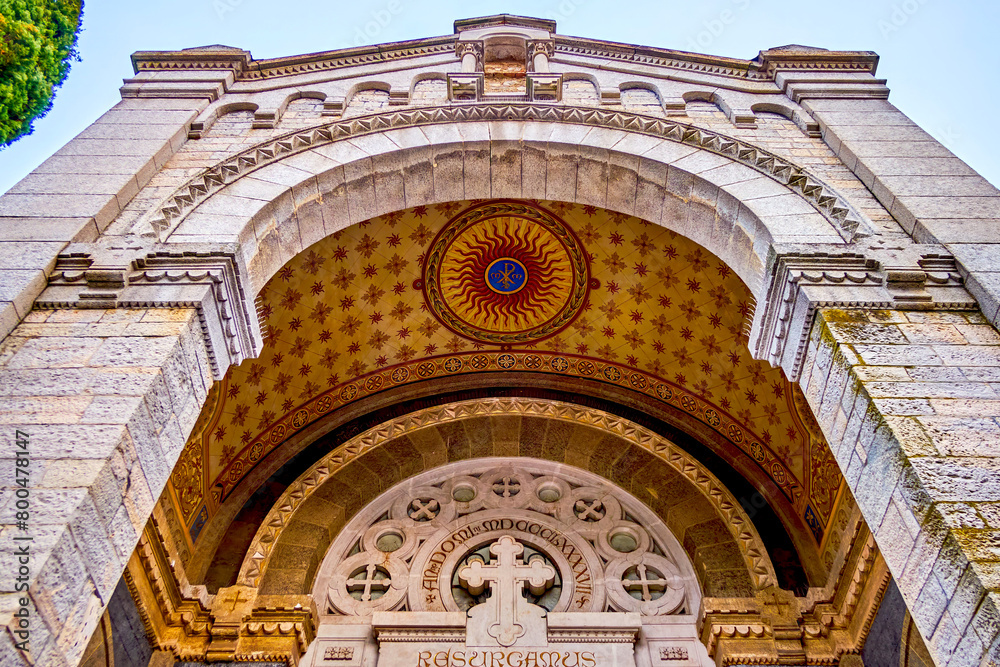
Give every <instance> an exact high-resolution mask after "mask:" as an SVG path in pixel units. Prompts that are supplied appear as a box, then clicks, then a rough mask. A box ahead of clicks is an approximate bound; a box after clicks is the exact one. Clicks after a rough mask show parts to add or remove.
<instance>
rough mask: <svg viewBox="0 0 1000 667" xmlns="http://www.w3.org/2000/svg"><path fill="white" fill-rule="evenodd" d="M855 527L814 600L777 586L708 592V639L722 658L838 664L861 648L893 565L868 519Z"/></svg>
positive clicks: (704, 628) (703, 623)
mask: <svg viewBox="0 0 1000 667" xmlns="http://www.w3.org/2000/svg"><path fill="white" fill-rule="evenodd" d="M856 528H857V531H856V533H855V539H854V541H853V542H852V544H851V546H850V548H849V552H850V553H849V557H848V559H847V560H846V561H845V563H844V567H843V568H842V569H841V570H840V573H839V576H837V577H836V578H835V579H833V580H832V581H831V583H830V584H828V585H827V586H826V587H825V588H812V589H810V591H809V595H808V597H807V598H796V597H794V595H793V594H792V593H790V592H789V591H784V590H781V589H778V588H774V589H769V590H762V591H758V592H757V596H756V599H750V598H737V599H732V598H724V599H723V598H703V599H702V609H701V614H700V627H701V639H702V642H703V643H704V644H705V646H706V647H707V649H708V653H709V655H710V656H712V657H713V658H714V659H715V661H716V663H717V664H723V665H725V664H745V665H753V664H799V665H800V664H810V665H836V664H838V663H839V661H840V658H841V657H842V656H843V655H845V654H849V653H857V652H858V651H860V650H861V648H862V647H863V646H864V644H865V640H866V639H867V637H868V631H869V629H870V628H871V623H872V620H873V619H874V617H875V614H876V612H877V611H878V608H879V605H880V604H881V601H882V595H883V593H884V591H885V587H886V585H887V584H888V581H889V571H888V569H887V568H886V565H885V561H884V560H882V559H881V557H880V556H879V553H878V549H877V547H876V546H875V540H874V538H873V537H872V534H871V532H870V531H868V529H867V528H866V527H865V526H864V523H863V522H862V521H858V523H857V527H856ZM817 598H818V599H819V601H817Z"/></svg>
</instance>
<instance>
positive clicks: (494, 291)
mask: <svg viewBox="0 0 1000 667" xmlns="http://www.w3.org/2000/svg"><path fill="white" fill-rule="evenodd" d="M586 257H587V256H586V253H585V252H584V251H583V248H582V247H581V245H580V242H579V241H578V240H577V238H576V236H575V235H574V234H573V232H572V231H571V230H570V229H569V227H568V226H567V225H566V224H565V223H564V222H562V221H561V220H559V219H558V218H557V217H556V216H554V215H553V214H551V213H549V212H548V211H546V210H544V209H542V208H540V207H537V206H532V205H530V204H524V203H520V202H491V203H489V204H482V205H479V206H475V207H473V208H471V209H468V210H466V211H464V212H463V213H461V214H459V215H458V216H456V217H455V218H454V219H453V220H451V221H450V222H449V223H448V224H447V225H445V227H444V229H442V230H441V233H440V234H438V236H437V238H436V239H435V241H434V243H433V244H432V245H431V249H430V251H429V252H428V253H427V260H426V263H425V265H424V279H423V282H424V293H425V296H426V298H427V303H428V306H429V308H430V310H431V312H433V313H434V314H435V315H436V316H437V317H438V318H439V319H440V320H441V321H442V322H443V323H444V324H446V325H447V326H448V327H449V328H450V329H452V330H453V331H455V332H456V333H459V334H461V335H462V336H465V337H467V338H471V339H473V340H478V341H482V342H487V343H495V344H514V343H528V342H533V341H537V340H541V339H543V338H547V337H549V336H552V335H554V334H556V333H558V332H559V331H560V330H562V329H563V328H564V327H565V326H566V325H568V324H569V323H570V322H571V321H572V320H573V318H574V317H576V315H577V314H578V313H579V311H580V309H581V308H582V307H583V304H584V302H585V301H586V296H587V289H588V285H589V280H590V269H589V266H588V264H587V258H586Z"/></svg>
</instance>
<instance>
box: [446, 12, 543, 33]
mask: <svg viewBox="0 0 1000 667" xmlns="http://www.w3.org/2000/svg"><path fill="white" fill-rule="evenodd" d="M503 26H519V27H522V28H530V29H533V30H544V31H545V32H548V33H554V32H555V31H556V22H555V21H553V20H552V19H540V18H535V17H533V16H518V15H515V14H495V15H493V16H477V17H475V18H470V19H458V20H457V21H455V23H454V27H455V34H461V33H463V32H465V31H466V30H482V29H483V28H500V27H503Z"/></svg>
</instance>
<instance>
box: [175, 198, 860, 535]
mask: <svg viewBox="0 0 1000 667" xmlns="http://www.w3.org/2000/svg"><path fill="white" fill-rule="evenodd" d="M259 310H260V314H261V318H262V322H264V323H265V324H266V344H265V346H264V350H263V352H262V354H261V356H260V357H259V358H257V359H251V360H247V361H245V362H244V363H243V364H242V365H240V366H239V367H235V368H232V369H230V371H229V372H228V373H227V375H226V377H225V379H224V380H223V381H222V382H221V383H220V384H219V385H218V386H217V391H216V393H215V395H216V398H215V400H214V401H212V400H210V401H209V402H208V403H207V404H206V406H205V408H204V411H203V414H202V416H201V418H200V420H199V426H198V427H197V428H196V430H195V433H194V434H193V435H192V438H191V440H190V441H189V443H188V446H187V447H186V448H185V450H184V452H183V454H182V456H181V461H180V462H179V464H178V466H177V468H176V469H175V472H174V474H173V475H172V477H171V483H170V494H171V497H172V498H173V500H174V502H175V504H176V506H177V509H178V511H179V514H180V516H181V517H182V519H183V520H184V522H185V524H186V526H187V527H188V535H187V536H186V538H187V539H189V540H190V541H191V543H193V542H194V541H196V540H197V538H198V535H199V532H200V530H201V528H202V526H203V525H204V524H205V522H206V521H207V520H208V519H210V518H211V517H212V516H213V515H214V514H215V513H216V511H217V510H218V508H219V506H220V504H222V503H223V502H224V501H225V500H226V498H227V497H228V496H229V495H230V494H231V493H232V492H233V490H234V489H235V488H236V487H237V486H238V485H239V484H240V482H241V481H242V480H243V479H244V478H245V477H246V475H247V474H248V473H249V472H250V471H251V470H252V469H253V468H254V466H255V465H257V464H258V463H259V462H260V461H261V460H263V459H264V458H265V457H268V456H269V455H270V454H271V453H272V452H274V451H275V450H277V449H279V448H280V447H281V445H282V443H283V442H285V441H286V440H288V438H290V437H291V436H293V435H294V434H296V433H298V432H300V431H301V430H302V429H303V428H305V427H306V426H308V425H309V424H311V423H314V422H315V421H316V420H319V419H322V418H323V417H324V416H325V415H329V414H331V413H333V412H334V411H336V410H337V409H338V408H340V407H342V406H345V405H347V404H350V403H352V402H355V401H358V400H359V399H362V398H365V397H368V396H371V395H373V394H377V393H379V392H382V391H385V390H387V389H389V388H392V387H397V386H400V385H405V384H411V383H417V382H421V381H423V380H427V379H431V378H435V379H439V378H442V377H448V376H461V375H467V374H470V373H472V374H474V373H496V372H503V371H511V372H513V371H519V372H528V373H545V374H550V375H555V376H559V377H561V378H567V379H572V378H586V379H588V380H597V381H600V382H602V383H606V384H607V385H609V386H610V385H613V386H615V387H619V388H624V389H627V390H630V391H634V392H638V393H640V394H643V395H645V396H647V397H649V398H651V399H655V400H658V401H662V402H663V403H664V404H665V405H667V406H670V407H671V408H672V409H676V410H679V411H683V412H684V413H685V414H686V415H689V416H690V417H691V418H694V419H697V420H698V421H699V422H700V423H702V424H703V425H705V426H707V427H708V428H710V429H712V430H713V431H714V432H715V433H716V434H717V436H718V437H719V438H720V439H722V440H724V441H726V442H728V443H729V445H730V446H729V448H728V454H726V456H727V458H728V459H729V460H731V461H733V460H735V459H737V458H740V459H741V460H742V462H741V465H742V466H743V467H744V468H745V467H746V466H755V467H756V469H757V470H758V471H759V472H760V473H762V474H763V475H764V476H766V479H769V480H770V481H771V482H773V484H774V486H775V487H776V488H777V489H779V490H780V492H781V494H782V495H783V497H784V500H785V501H786V502H787V503H789V504H790V506H791V507H792V508H794V512H795V513H796V515H797V516H798V517H800V518H802V519H803V520H804V522H805V524H806V525H808V526H809V527H810V529H811V530H812V533H813V536H814V538H815V540H816V542H817V543H819V542H820V541H821V540H822V538H823V534H824V531H825V529H826V527H827V525H828V524H829V521H830V517H831V514H832V511H833V509H834V507H835V504H836V502H837V497H838V493H839V490H840V487H841V482H842V477H841V475H840V472H839V469H838V468H837V465H836V462H835V461H834V459H833V457H832V455H831V454H830V452H829V448H828V447H827V446H826V445H825V443H823V442H822V441H821V440H819V439H817V437H816V436H815V435H811V432H812V433H815V429H807V428H806V426H805V425H804V424H803V421H802V419H801V418H800V416H799V414H798V413H797V411H796V407H795V405H796V402H795V398H794V395H793V387H792V385H791V384H790V383H789V382H788V381H787V380H786V379H785V377H784V375H783V373H782V372H781V371H780V369H772V368H770V367H769V366H768V365H767V364H766V363H763V362H758V361H756V360H754V359H753V358H751V356H750V354H749V352H748V350H747V347H746V343H745V333H744V332H745V330H746V329H747V327H748V326H749V321H750V318H751V317H752V312H753V300H752V296H751V294H750V292H749V290H748V289H747V287H746V286H745V285H744V284H743V283H742V281H741V280H740V279H739V278H738V277H737V276H736V275H735V274H734V273H733V272H732V271H731V270H730V269H729V268H728V267H727V266H726V265H725V264H724V263H722V262H721V261H720V260H719V259H717V258H716V257H714V256H713V255H712V254H710V253H709V252H708V251H707V250H705V249H704V248H702V247H701V246H699V245H697V244H695V243H693V242H692V241H690V240H688V239H686V238H684V237H682V236H679V235H677V234H676V233H673V232H671V231H669V230H666V229H663V228H661V227H657V226H655V225H651V224H649V223H647V222H644V221H642V220H639V219H637V218H634V217H630V216H626V215H622V214H619V213H614V212H609V211H606V210H603V209H599V208H595V207H591V206H581V205H576V204H568V203H563V202H534V201H476V202H468V201H466V202H451V203H448V204H442V205H437V206H433V207H422V206H421V207H416V208H413V209H409V210H405V211H399V212H396V213H393V214H390V215H386V216H382V217H379V218H375V219H372V220H369V221H366V222H363V223H361V224H359V225H356V226H354V227H351V228H348V229H345V230H342V231H340V232H337V233H336V234H334V235H332V236H330V237H328V238H326V239H324V240H322V241H320V242H318V243H316V244H314V245H313V246H312V247H310V248H308V249H306V250H305V251H303V252H302V253H300V254H299V255H298V256H296V257H295V258H293V259H292V260H290V261H289V262H288V263H287V264H286V265H285V266H284V267H283V268H282V269H281V270H280V271H278V273H277V274H276V275H274V276H273V277H272V278H271V280H270V281H269V282H268V283H267V285H266V286H265V287H264V289H263V291H262V293H261V294H260V309H259ZM276 455H277V456H281V453H280V452H279V453H278V454H276ZM737 467H739V466H737Z"/></svg>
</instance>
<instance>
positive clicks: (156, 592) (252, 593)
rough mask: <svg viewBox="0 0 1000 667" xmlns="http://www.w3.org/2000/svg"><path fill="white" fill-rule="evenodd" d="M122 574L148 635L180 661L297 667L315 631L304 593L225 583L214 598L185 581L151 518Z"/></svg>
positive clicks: (309, 601) (314, 616) (313, 609)
mask: <svg viewBox="0 0 1000 667" xmlns="http://www.w3.org/2000/svg"><path fill="white" fill-rule="evenodd" d="M124 576H125V582H126V584H127V585H128V589H129V593H130V594H131V596H132V599H133V601H134V602H135V603H136V608H137V609H138V611H139V617H140V619H141V620H142V624H143V629H144V630H145V632H146V635H147V638H148V639H149V640H150V642H151V643H152V645H153V646H154V647H155V648H157V649H159V650H164V651H169V652H170V653H172V654H173V655H174V657H175V658H176V659H178V660H181V661H193V662H203V661H207V662H228V661H237V662H280V663H285V664H288V665H296V664H298V663H299V661H300V660H301V658H302V656H303V655H304V654H305V651H306V649H307V648H308V647H309V644H310V643H311V642H312V641H313V639H314V638H315V636H316V625H317V620H318V614H317V612H316V605H315V604H314V603H313V601H312V599H311V598H310V597H309V596H308V595H258V594H257V590H256V589H254V588H248V587H246V586H230V587H227V588H220V589H219V591H218V593H217V594H216V595H215V596H214V597H213V596H211V595H208V593H207V592H206V590H205V588H204V586H190V585H188V584H186V583H184V582H185V578H184V576H183V573H182V572H178V571H177V570H175V567H174V560H173V558H172V557H171V556H170V555H169V552H168V551H167V549H166V548H165V546H164V543H163V536H162V534H161V533H160V527H158V526H157V525H156V522H155V521H150V522H149V523H147V524H146V527H145V529H144V530H143V532H142V535H141V536H140V539H139V544H138V546H137V548H136V551H135V554H134V555H133V556H132V559H131V560H130V561H129V564H128V567H127V569H126V570H125V575H124Z"/></svg>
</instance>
